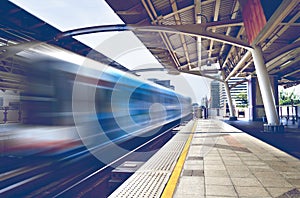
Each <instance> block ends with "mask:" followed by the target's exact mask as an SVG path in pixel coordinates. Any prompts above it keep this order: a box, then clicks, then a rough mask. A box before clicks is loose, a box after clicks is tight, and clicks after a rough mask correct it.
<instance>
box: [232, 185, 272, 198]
mask: <svg viewBox="0 0 300 198" xmlns="http://www.w3.org/2000/svg"><path fill="white" fill-rule="evenodd" d="M235 188H236V190H237V193H238V195H239V196H240V197H268V196H270V194H269V193H268V192H267V191H266V190H265V189H264V188H263V187H244V186H236V187H235Z"/></svg>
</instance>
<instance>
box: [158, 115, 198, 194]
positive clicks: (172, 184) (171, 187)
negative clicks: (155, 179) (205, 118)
mask: <svg viewBox="0 0 300 198" xmlns="http://www.w3.org/2000/svg"><path fill="white" fill-rule="evenodd" d="M197 123H198V122H197V120H196V121H195V122H194V126H193V128H192V131H191V132H192V133H191V134H190V136H189V138H188V140H187V142H186V143H185V146H184V148H183V150H182V152H181V155H180V157H179V159H178V161H177V163H176V166H175V168H174V170H173V172H172V175H171V177H170V179H169V181H168V183H167V185H166V187H165V189H164V191H163V193H162V195H161V197H162V198H170V197H172V196H173V194H174V191H175V188H176V185H177V182H178V179H179V176H180V173H181V170H182V167H183V164H184V162H185V158H186V155H187V153H188V151H189V148H190V144H191V141H192V138H193V135H194V131H195V130H196V126H197Z"/></svg>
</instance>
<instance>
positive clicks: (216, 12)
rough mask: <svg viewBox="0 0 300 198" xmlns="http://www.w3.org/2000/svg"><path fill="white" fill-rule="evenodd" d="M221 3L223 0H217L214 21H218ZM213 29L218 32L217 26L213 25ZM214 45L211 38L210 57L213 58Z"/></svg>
mask: <svg viewBox="0 0 300 198" xmlns="http://www.w3.org/2000/svg"><path fill="white" fill-rule="evenodd" d="M220 5H221V0H216V5H215V14H214V21H218V18H219V11H220ZM211 31H212V32H216V27H215V26H214V27H212V30H211ZM213 45H214V40H210V44H209V52H208V58H211V54H212V48H213Z"/></svg>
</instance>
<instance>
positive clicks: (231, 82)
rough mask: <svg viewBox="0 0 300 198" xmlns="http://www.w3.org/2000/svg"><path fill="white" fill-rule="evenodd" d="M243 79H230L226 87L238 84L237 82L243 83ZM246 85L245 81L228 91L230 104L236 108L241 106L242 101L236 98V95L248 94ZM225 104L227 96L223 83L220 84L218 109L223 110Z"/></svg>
mask: <svg viewBox="0 0 300 198" xmlns="http://www.w3.org/2000/svg"><path fill="white" fill-rule="evenodd" d="M243 80H244V78H242V77H235V78H231V79H230V80H229V81H228V85H229V87H231V86H232V85H234V84H236V83H238V82H241V81H243ZM247 90H248V83H247V81H246V82H243V83H241V84H239V85H237V86H235V87H233V88H231V89H230V94H231V98H232V100H233V101H232V102H233V104H234V105H235V106H236V105H237V106H239V105H243V101H241V100H240V99H239V98H238V95H239V94H240V93H246V94H247V93H248V91H247ZM226 102H227V96H226V92H225V87H224V84H223V83H220V107H221V108H223V107H224V105H225V103H226Z"/></svg>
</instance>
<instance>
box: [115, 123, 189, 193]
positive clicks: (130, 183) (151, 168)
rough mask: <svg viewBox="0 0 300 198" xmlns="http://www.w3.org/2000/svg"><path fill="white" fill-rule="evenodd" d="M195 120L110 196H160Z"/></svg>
mask: <svg viewBox="0 0 300 198" xmlns="http://www.w3.org/2000/svg"><path fill="white" fill-rule="evenodd" d="M193 124H194V122H193V121H191V122H189V123H188V124H187V125H186V126H184V127H183V128H182V130H180V132H178V133H177V134H176V135H175V136H174V137H173V138H172V139H171V140H170V141H169V142H167V143H166V144H165V145H164V146H163V147H162V148H161V149H160V150H159V151H158V152H157V153H156V154H155V155H153V156H152V157H151V158H150V159H149V160H148V161H147V162H146V163H145V164H144V165H143V166H142V167H141V168H140V169H139V170H138V171H137V172H136V173H134V174H133V175H132V176H131V177H130V178H129V179H128V180H126V181H125V182H124V183H123V184H122V185H121V186H120V187H119V188H118V189H117V190H116V191H115V192H113V193H112V194H111V195H110V196H109V197H110V198H112V197H120V198H125V197H126V198H127V197H160V195H161V194H162V192H163V190H164V188H165V185H166V184H167V182H168V180H169V177H170V175H171V174H172V171H173V169H174V166H175V165H176V162H177V159H178V158H179V156H180V154H181V152H182V150H183V148H184V145H185V143H186V141H187V139H188V137H189V134H184V133H185V132H187V131H191V130H192V127H193Z"/></svg>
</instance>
